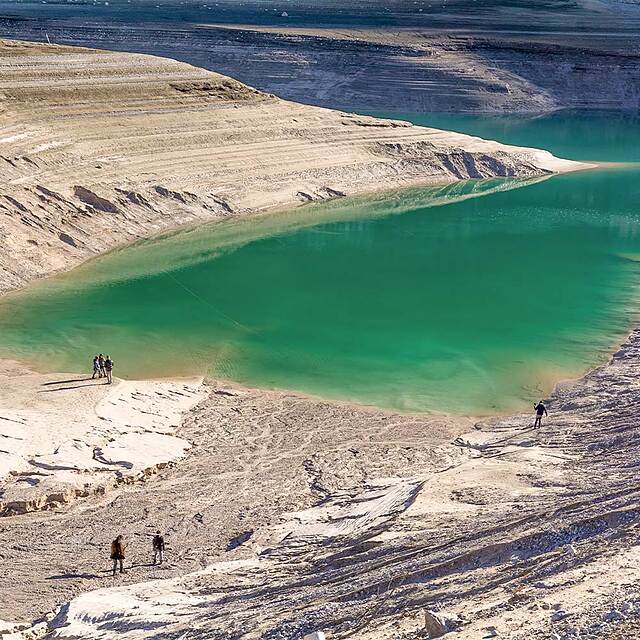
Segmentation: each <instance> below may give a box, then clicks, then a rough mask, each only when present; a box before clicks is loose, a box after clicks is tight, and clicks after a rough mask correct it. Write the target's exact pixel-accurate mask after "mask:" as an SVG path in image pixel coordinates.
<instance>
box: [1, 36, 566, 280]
mask: <svg viewBox="0 0 640 640" xmlns="http://www.w3.org/2000/svg"><path fill="white" fill-rule="evenodd" d="M577 166H578V165H577V164H576V163H571V162H564V161H559V160H557V159H555V158H554V157H553V156H551V154H549V153H547V152H543V151H538V150H531V149H522V148H517V147H510V146H505V145H500V144H497V143H493V142H488V141H484V140H480V139H478V138H471V137H469V136H464V135H459V134H452V133H448V132H442V131H438V130H434V129H426V128H421V127H414V126H412V125H410V124H408V123H404V122H394V121H384V120H377V119H374V118H368V117H361V116H355V115H353V114H346V113H342V112H337V111H330V110H326V109H320V108H316V107H310V106H304V105H299V104H294V103H290V102H285V101H283V100H280V99H278V98H276V97H274V96H273V95H270V94H266V93H263V92H260V91H258V90H256V89H253V88H251V87H249V86H246V85H244V84H242V83H240V82H237V81H235V80H232V79H230V78H227V77H225V76H221V75H218V74H215V73H211V72H209V71H206V70H204V69H201V68H197V67H193V66H190V65H186V64H183V63H180V62H176V61H174V60H169V59H163V58H157V57H150V56H144V55H138V54H121V53H111V52H104V51H96V50H90V49H79V48H71V47H64V46H49V45H37V44H29V43H21V42H11V41H6V42H0V178H1V181H0V214H1V215H0V248H1V251H0V290H7V289H10V288H14V287H19V286H21V285H23V284H24V283H25V282H27V281H29V280H30V279H32V278H35V277H39V276H42V275H45V274H48V273H50V272H53V271H56V270H61V269H67V268H69V267H71V266H74V265H75V264H78V263H79V262H81V261H82V260H84V259H86V258H88V257H90V256H92V255H96V254H98V253H100V252H104V251H106V250H108V249H110V248H112V247H114V246H116V245H119V244H122V243H125V242H130V241H132V240H134V239H136V238H140V237H143V236H146V235H149V234H152V233H154V232H158V231H160V230H162V229H167V228H171V227H176V226H178V225H181V224H186V223H194V222H199V221H205V220H211V219H216V218H223V217H225V216H230V215H235V214H239V213H245V212H247V211H253V210H256V209H261V208H266V207H273V206H276V205H285V204H291V203H301V202H308V201H311V200H318V199H324V198H330V197H337V196H341V195H345V194H351V193H357V192H361V191H367V190H372V189H380V188H385V187H396V186H401V185H404V184H410V183H415V182H424V183H440V182H451V181H456V180H462V179H467V178H488V177H494V176H539V175H545V174H548V173H552V172H554V171H564V170H571V169H574V168H576V167H577Z"/></svg>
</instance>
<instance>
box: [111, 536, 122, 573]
mask: <svg viewBox="0 0 640 640" xmlns="http://www.w3.org/2000/svg"><path fill="white" fill-rule="evenodd" d="M111 559H112V560H113V575H114V576H115V575H116V568H117V566H118V564H120V573H124V542H123V541H122V536H121V535H120V536H118V537H117V538H116V539H115V540H114V541H113V542H112V543H111Z"/></svg>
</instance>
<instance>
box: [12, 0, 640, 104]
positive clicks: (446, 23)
mask: <svg viewBox="0 0 640 640" xmlns="http://www.w3.org/2000/svg"><path fill="white" fill-rule="evenodd" d="M450 4H451V3H446V5H443V8H442V13H443V15H442V16H440V19H439V20H437V21H433V22H431V23H429V22H428V21H427V25H428V26H425V24H424V22H422V23H421V22H420V21H416V24H415V26H410V25H409V24H405V25H403V26H401V27H400V26H399V27H387V28H386V29H373V28H360V29H358V28H341V29H337V28H328V27H327V28H301V27H289V26H288V25H287V24H286V21H283V24H282V25H281V26H271V27H250V26H242V25H240V26H238V27H237V28H231V27H229V26H225V25H215V24H213V25H209V24H206V25H203V24H197V25H190V24H185V23H167V24H163V25H162V26H161V27H160V26H159V25H157V24H154V23H153V22H152V21H150V22H143V23H140V24H133V25H132V24H127V25H121V24H118V23H117V22H114V23H110V22H100V23H86V22H83V21H80V20H46V19H42V20H25V19H19V18H4V19H2V18H0V35H5V36H9V37H14V38H17V37H19V38H24V39H34V40H41V39H43V32H44V31H46V33H47V34H48V37H50V38H51V39H52V41H54V42H60V43H67V44H82V45H85V46H93V47H101V48H106V49H114V50H127V51H137V52H140V53H151V54H157V55H163V56H168V57H171V58H176V59H178V60H182V61H184V62H188V63H191V64H195V65H198V66H202V67H205V68H208V69H211V70H213V71H216V72H219V73H224V74H228V75H230V76H232V77H234V78H238V79H240V80H242V81H243V82H246V83H247V84H250V85H251V86H254V87H257V88H259V89H261V90H263V91H267V92H270V93H275V94H277V95H279V96H280V97H283V98H286V99H288V100H295V101H297V102H304V103H311V104H315V105H319V106H329V107H332V108H339V109H348V110H351V109H357V110H367V111H373V112H375V111H379V112H382V113H388V112H394V111H396V112H398V111H399V112H428V111H454V112H461V111H471V112H474V111H475V112H518V113H521V112H526V113H540V112H546V111H550V110H555V109H559V108H594V109H629V110H632V109H638V107H639V106H640V90H639V87H640V71H639V69H640V65H639V64H638V62H639V53H638V52H639V47H640V39H639V38H638V29H637V24H638V16H639V15H640V11H639V10H638V7H637V6H631V5H626V6H625V9H626V12H623V11H622V7H621V5H620V4H619V3H617V4H618V6H617V7H615V8H610V9H609V10H608V11H607V12H603V11H593V12H586V13H581V12H576V13H573V12H571V11H570V9H569V7H567V6H562V7H561V8H559V10H558V11H557V14H556V19H555V20H553V21H548V19H549V15H548V14H547V15H544V13H545V12H544V7H542V8H539V7H535V6H530V5H528V6H527V7H524V6H519V7H518V6H510V7H509V8H508V9H509V13H510V16H509V17H508V19H506V20H504V22H502V19H503V18H504V17H505V16H504V14H503V13H501V12H500V11H498V10H495V9H494V10H493V11H492V7H488V8H487V9H486V10H485V9H484V7H480V6H478V4H479V3H474V4H473V5H472V6H471V7H468V10H467V13H466V14H464V13H463V14H460V13H459V12H457V11H453V12H451V13H448V12H447V9H446V6H449V5H450ZM497 4H500V3H497ZM509 4H512V3H509ZM540 13H542V14H543V17H542V18H541V17H540ZM464 18H471V19H466V20H465V19H464ZM545 20H547V22H545ZM419 24H422V26H418V25H419ZM185 33H188V37H185Z"/></svg>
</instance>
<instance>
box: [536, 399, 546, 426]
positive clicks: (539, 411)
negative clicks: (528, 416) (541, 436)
mask: <svg viewBox="0 0 640 640" xmlns="http://www.w3.org/2000/svg"><path fill="white" fill-rule="evenodd" d="M533 409H534V411H535V412H536V421H535V422H534V423H533V427H534V428H536V427H541V426H542V416H548V415H549V414H548V413H547V407H545V406H544V402H542V400H540V402H538V404H534V405H533Z"/></svg>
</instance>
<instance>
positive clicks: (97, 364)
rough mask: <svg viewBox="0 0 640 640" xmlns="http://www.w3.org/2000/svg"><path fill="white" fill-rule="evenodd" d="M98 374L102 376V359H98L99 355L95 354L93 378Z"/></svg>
mask: <svg viewBox="0 0 640 640" xmlns="http://www.w3.org/2000/svg"><path fill="white" fill-rule="evenodd" d="M96 376H98V378H100V377H101V375H100V361H99V360H98V356H93V375H92V376H91V378H92V379H93V378H95V377H96Z"/></svg>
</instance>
